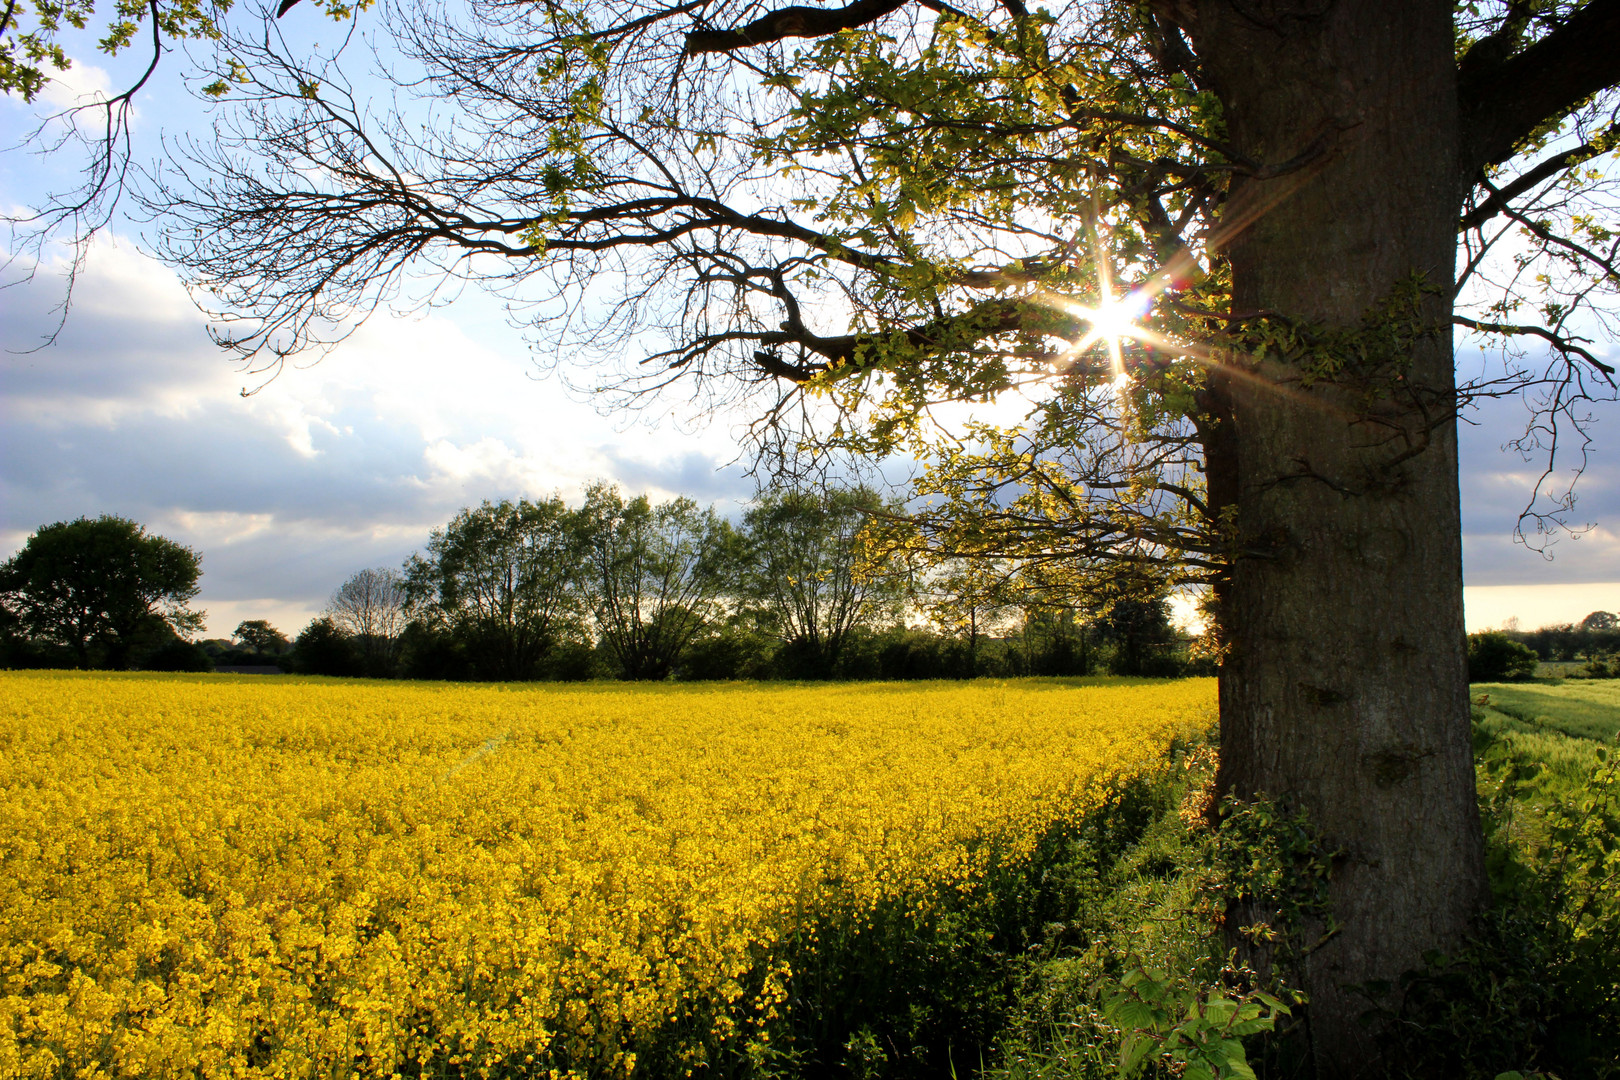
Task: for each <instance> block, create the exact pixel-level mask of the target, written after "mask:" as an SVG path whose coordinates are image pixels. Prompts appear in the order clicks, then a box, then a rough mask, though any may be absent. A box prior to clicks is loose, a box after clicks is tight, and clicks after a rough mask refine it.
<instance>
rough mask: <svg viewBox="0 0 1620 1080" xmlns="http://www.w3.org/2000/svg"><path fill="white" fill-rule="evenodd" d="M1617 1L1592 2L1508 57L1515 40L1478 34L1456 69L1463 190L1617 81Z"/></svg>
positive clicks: (1619, 64)
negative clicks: (1536, 133)
mask: <svg viewBox="0 0 1620 1080" xmlns="http://www.w3.org/2000/svg"><path fill="white" fill-rule="evenodd" d="M1616 41H1620V0H1592V2H1591V3H1589V4H1587V5H1586V6H1585V7H1583V8H1581V9H1580V10H1578V11H1576V12H1575V13H1574V14H1572V15H1571V16H1570V17H1569V18H1568V19H1566V20H1565V21H1564V23H1563V25H1561V26H1559V27H1558V28H1557V29H1556V30H1554V31H1553V32H1552V33H1550V34H1548V35H1547V36H1546V37H1544V38H1542V39H1541V40H1540V41H1537V42H1536V43H1535V44H1533V45H1531V46H1530V47H1528V48H1526V49H1525V50H1524V51H1522V52H1520V53H1517V54H1515V55H1511V56H1502V55H1501V54H1502V52H1503V51H1504V49H1505V48H1506V47H1509V46H1510V44H1511V42H1506V41H1505V40H1499V39H1498V37H1497V35H1492V36H1491V37H1488V38H1485V39H1483V40H1481V41H1480V42H1479V43H1478V44H1476V45H1475V46H1474V47H1473V48H1472V49H1470V50H1469V51H1468V54H1467V55H1465V56H1464V57H1463V59H1462V62H1461V63H1460V65H1459V67H1458V72H1457V83H1458V85H1457V95H1458V105H1459V107H1460V110H1461V113H1462V145H1461V150H1460V155H1459V161H1458V166H1459V169H1460V176H1459V180H1460V181H1461V186H1463V187H1464V188H1465V189H1466V187H1468V186H1471V185H1472V184H1473V183H1474V181H1475V179H1476V178H1477V177H1478V175H1479V173H1480V170H1481V169H1484V168H1486V167H1487V166H1490V165H1497V164H1500V163H1501V162H1504V161H1506V160H1508V159H1509V158H1511V157H1512V156H1513V154H1514V152H1515V148H1516V147H1517V146H1518V145H1519V143H1520V142H1521V141H1522V140H1523V139H1524V138H1526V137H1527V136H1528V135H1530V134H1531V133H1532V132H1533V131H1535V130H1536V129H1537V128H1538V127H1540V126H1541V125H1542V124H1544V123H1546V122H1547V121H1549V120H1552V119H1556V118H1557V117H1559V116H1562V115H1563V114H1564V113H1566V112H1568V111H1569V110H1570V109H1572V108H1574V107H1575V106H1576V105H1577V104H1578V103H1580V102H1581V101H1583V100H1584V99H1586V98H1588V97H1590V96H1592V95H1593V94H1595V93H1598V92H1599V91H1601V90H1606V89H1609V88H1610V87H1612V86H1614V85H1616V84H1617V83H1620V49H1617V48H1615V46H1614V43H1615V42H1616Z"/></svg>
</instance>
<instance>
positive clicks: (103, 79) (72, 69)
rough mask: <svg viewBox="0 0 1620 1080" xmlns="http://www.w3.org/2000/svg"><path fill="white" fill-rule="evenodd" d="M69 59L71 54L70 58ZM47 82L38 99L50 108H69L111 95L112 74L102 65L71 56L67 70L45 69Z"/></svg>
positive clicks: (107, 98) (92, 102)
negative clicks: (47, 75)
mask: <svg viewBox="0 0 1620 1080" xmlns="http://www.w3.org/2000/svg"><path fill="white" fill-rule="evenodd" d="M70 59H71V58H70ZM47 70H48V73H49V75H50V82H48V83H46V84H45V86H44V88H43V89H42V90H40V92H39V98H38V99H37V100H38V101H41V102H43V103H44V104H45V105H47V106H49V107H50V108H52V109H56V110H60V109H71V108H74V107H75V106H79V105H93V104H95V103H96V102H99V101H107V100H109V99H111V98H112V96H113V89H112V77H111V76H109V75H108V74H107V71H106V69H105V68H101V67H97V66H96V65H95V64H87V63H84V62H83V61H82V60H72V62H71V63H70V65H69V67H68V69H67V70H66V71H56V70H55V69H47Z"/></svg>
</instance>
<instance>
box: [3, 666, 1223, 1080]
mask: <svg viewBox="0 0 1620 1080" xmlns="http://www.w3.org/2000/svg"><path fill="white" fill-rule="evenodd" d="M1213 711H1214V692H1213V686H1212V684H1211V683H1210V682H1209V681H1207V680H1194V681H1188V682H1181V683H1169V684H1158V685H1084V684H1079V683H1060V682H1047V681H1030V682H1013V683H1008V684H986V683H971V684H918V685H900V686H897V685H833V686H817V687H802V686H781V685H770V686H752V685H738V686H718V687H711V686H669V685H662V686H621V685H585V686H569V687H558V686H466V685H453V684H428V683H363V682H340V681H326V680H314V679H309V680H306V679H293V678H277V679H268V680H267V679H262V678H261V679H255V678H253V677H251V676H250V677H240V676H216V675H208V676H196V675H182V676H157V675H98V674H77V673H0V1077H8V1078H9V1077H30V1078H32V1077H51V1078H56V1077H101V1076H117V1077H142V1078H154V1080H155V1078H161V1077H181V1076H184V1077H194V1076H204V1077H216V1076H278V1077H279V1076H288V1077H294V1076H296V1077H350V1076H363V1077H372V1076H379V1077H383V1076H394V1075H399V1074H405V1075H428V1076H432V1075H473V1076H480V1075H491V1076H496V1075H528V1074H531V1073H533V1074H537V1075H577V1076H586V1075H590V1076H620V1077H623V1076H626V1075H628V1074H630V1073H632V1071H634V1070H635V1066H636V1061H635V1051H634V1048H635V1047H637V1046H641V1045H647V1044H648V1041H649V1039H650V1038H652V1036H653V1035H655V1034H657V1033H659V1032H663V1033H665V1035H663V1036H660V1038H662V1039H663V1042H662V1043H661V1044H660V1045H665V1046H670V1047H673V1050H672V1051H671V1053H673V1054H674V1055H675V1057H676V1060H677V1061H681V1060H684V1061H686V1062H687V1063H688V1064H689V1065H690V1067H692V1068H694V1069H697V1070H699V1071H701V1069H702V1065H703V1061H704V1055H705V1054H709V1053H712V1048H713V1047H714V1046H716V1045H724V1046H729V1047H733V1048H736V1049H738V1052H743V1053H752V1052H755V1051H757V1050H758V1049H759V1047H760V1045H761V1044H762V1043H763V1041H764V1040H767V1039H768V1038H769V1037H770V1030H771V1025H772V1021H773V1020H774V1019H775V1018H776V1017H777V1015H778V1013H779V1012H780V1011H781V1010H782V1009H785V1008H786V1007H787V1004H786V1002H785V1000H784V995H785V989H784V988H785V987H786V986H787V985H788V980H789V978H790V972H789V971H788V970H787V961H786V960H784V958H783V957H784V949H783V945H784V943H785V942H786V941H787V940H788V939H789V938H790V937H792V936H793V935H796V934H802V933H803V931H804V928H805V927H806V926H808V925H810V920H811V919H812V918H813V917H814V916H815V915H816V914H817V913H818V912H822V911H825V910H827V909H828V908H830V907H836V908H838V909H839V910H844V911H847V912H849V913H852V914H851V917H852V918H854V919H855V920H856V922H857V924H858V922H859V919H860V917H861V914H860V913H861V912H862V911H865V910H871V909H872V906H873V905H875V904H879V903H882V902H884V901H885V900H886V899H889V900H892V899H893V898H895V897H904V898H907V902H908V903H917V904H920V905H926V904H927V903H929V899H928V898H929V897H939V896H944V895H947V894H948V893H949V892H950V890H953V889H964V888H968V887H971V884H972V883H973V882H974V880H975V879H976V876H977V875H979V874H980V873H981V872H982V870H983V867H984V862H985V860H986V859H987V858H989V857H991V855H992V854H993V855H994V856H995V857H997V858H1000V859H1003V860H1006V859H1017V858H1019V857H1020V855H1021V854H1022V853H1025V852H1028V851H1029V850H1031V849H1032V846H1033V845H1034V843H1035V842H1036V840H1037V839H1038V838H1039V836H1040V835H1041V834H1042V833H1043V831H1044V830H1047V829H1049V828H1050V827H1051V826H1052V824H1053V823H1054V822H1056V821H1059V820H1062V819H1065V818H1070V817H1073V816H1075V815H1078V814H1080V813H1082V812H1083V811H1084V810H1085V809H1086V808H1087V807H1088V806H1090V805H1092V804H1093V803H1094V802H1095V800H1096V797H1097V796H1096V794H1095V792H1096V788H1095V784H1096V782H1098V781H1099V780H1100V779H1102V778H1106V777H1109V776H1115V775H1123V774H1129V773H1130V772H1132V771H1133V770H1136V769H1139V768H1140V767H1142V765H1143V764H1144V763H1145V762H1147V761H1149V760H1150V759H1152V758H1153V757H1154V756H1155V755H1156V754H1158V753H1159V752H1160V751H1161V750H1162V749H1163V747H1164V746H1165V744H1166V742H1167V741H1168V740H1169V739H1170V738H1172V737H1173V736H1175V735H1179V734H1188V733H1191V732H1192V731H1194V730H1202V729H1204V728H1205V727H1207V726H1208V724H1209V723H1210V721H1211V719H1212V717H1213ZM858 929H859V927H858V925H857V931H858ZM801 945H802V940H801Z"/></svg>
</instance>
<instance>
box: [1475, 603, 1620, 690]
mask: <svg viewBox="0 0 1620 1080" xmlns="http://www.w3.org/2000/svg"><path fill="white" fill-rule="evenodd" d="M1583 661H1584V664H1583V666H1581V667H1579V668H1574V669H1573V670H1567V672H1566V673H1567V674H1569V675H1573V676H1576V677H1582V676H1584V677H1586V678H1594V679H1615V678H1620V615H1616V614H1615V613H1614V612H1612V611H1594V612H1592V613H1591V614H1590V615H1588V616H1587V617H1586V618H1584V619H1582V620H1581V621H1580V622H1578V623H1555V624H1553V625H1551V626H1543V627H1540V628H1539V629H1536V630H1519V629H1516V628H1511V626H1510V628H1505V629H1501V630H1487V631H1483V632H1481V633H1478V634H1470V635H1469V636H1468V679H1469V681H1470V682H1510V681H1513V680H1515V679H1528V678H1530V677H1531V676H1532V675H1534V674H1535V673H1536V665H1537V664H1539V663H1565V664H1570V663H1582V662H1583Z"/></svg>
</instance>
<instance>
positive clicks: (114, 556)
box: [0, 514, 203, 668]
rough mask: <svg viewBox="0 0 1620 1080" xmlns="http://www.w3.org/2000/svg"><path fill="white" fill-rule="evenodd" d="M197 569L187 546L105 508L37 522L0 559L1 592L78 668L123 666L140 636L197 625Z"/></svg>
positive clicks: (30, 627)
mask: <svg viewBox="0 0 1620 1080" xmlns="http://www.w3.org/2000/svg"><path fill="white" fill-rule="evenodd" d="M201 573H202V566H201V561H200V559H199V557H198V555H197V553H196V552H194V551H192V550H191V549H190V548H187V547H185V546H184V545H181V544H177V543H175V542H174V541H173V540H168V539H165V538H164V537H161V536H156V535H153V534H151V533H148V532H147V531H146V528H145V527H144V526H142V525H139V524H137V523H136V522H133V521H130V520H128V519H127V518H121V517H114V516H112V515H105V514H104V515H102V516H101V517H97V518H78V519H76V520H73V521H58V522H56V523H55V524H51V525H43V526H41V527H40V529H39V530H38V531H37V532H35V533H34V534H33V535H32V536H30V537H29V538H28V540H27V542H25V543H24V544H23V547H22V550H21V551H19V552H17V554H16V555H13V556H12V557H11V558H10V559H9V560H7V561H6V563H5V564H4V565H3V566H0V596H3V597H4V602H5V606H6V607H7V608H8V609H10V610H11V611H12V612H13V613H14V615H15V616H16V617H17V619H18V620H19V621H20V623H21V624H22V625H23V626H24V627H26V628H27V630H28V631H29V632H30V633H32V634H34V635H36V636H37V637H39V638H42V639H44V640H46V641H51V642H56V643H58V644H60V645H64V646H66V647H67V648H69V649H71V650H72V652H73V655H74V657H75V659H76V660H77V662H78V665H79V666H80V667H85V668H88V667H111V668H124V667H128V666H129V663H130V654H131V651H132V650H133V649H134V648H135V647H136V646H137V644H139V643H140V641H141V639H142V636H143V635H146V636H150V635H151V634H152V633H153V632H154V631H155V630H162V631H163V632H165V633H166V635H167V636H169V637H171V638H172V637H173V635H174V633H176V632H180V633H187V632H191V631H194V630H196V629H198V628H200V627H201V625H202V619H203V613H202V612H198V611H192V610H191V609H189V608H188V607H187V606H186V602H187V601H189V600H190V599H191V598H192V597H194V596H196V595H197V578H198V577H199V576H200V575H201Z"/></svg>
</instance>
